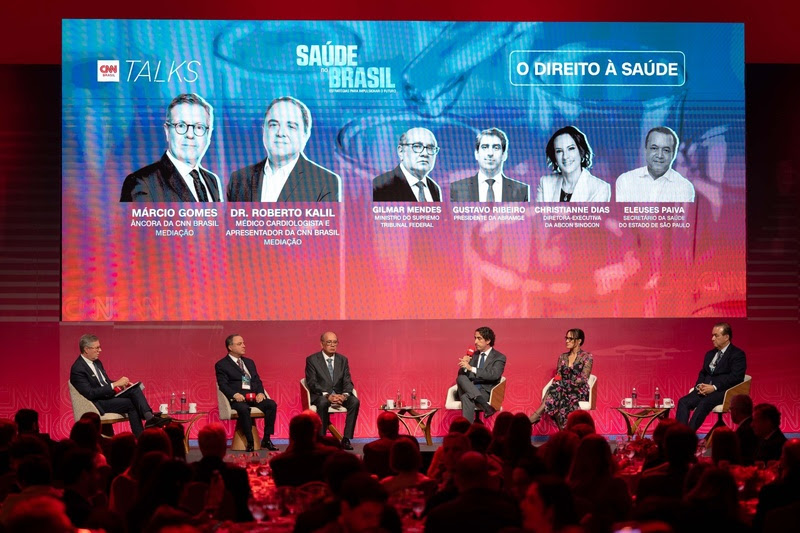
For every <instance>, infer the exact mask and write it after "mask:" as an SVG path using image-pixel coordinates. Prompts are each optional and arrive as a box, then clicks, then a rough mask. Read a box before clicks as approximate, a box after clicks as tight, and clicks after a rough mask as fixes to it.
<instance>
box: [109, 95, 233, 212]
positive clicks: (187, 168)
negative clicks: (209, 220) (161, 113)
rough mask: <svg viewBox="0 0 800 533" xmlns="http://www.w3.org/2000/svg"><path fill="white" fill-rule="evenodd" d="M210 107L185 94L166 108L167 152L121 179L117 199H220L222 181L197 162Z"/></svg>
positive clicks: (209, 128)
mask: <svg viewBox="0 0 800 533" xmlns="http://www.w3.org/2000/svg"><path fill="white" fill-rule="evenodd" d="M213 131H214V108H213V107H211V104H209V103H208V102H206V101H205V100H204V99H203V97H202V96H200V95H197V94H194V93H188V94H179V95H178V96H176V97H175V98H173V100H172V102H170V103H169V106H168V107H167V118H166V120H165V122H164V136H165V137H166V139H167V151H166V152H164V155H163V156H161V159H160V160H159V161H156V162H155V163H153V164H151V165H147V166H146V167H144V168H140V169H139V170H137V171H136V172H134V173H133V174H130V175H129V176H128V177H126V178H125V181H124V182H123V184H122V193H121V194H120V197H119V201H120V202H221V201H222V182H221V181H220V179H219V177H218V176H217V175H216V174H214V173H213V172H211V171H210V170H208V169H205V168H203V167H202V166H201V165H200V161H201V160H202V159H203V156H204V155H205V153H206V150H208V146H209V145H210V144H211V133H212V132H213Z"/></svg>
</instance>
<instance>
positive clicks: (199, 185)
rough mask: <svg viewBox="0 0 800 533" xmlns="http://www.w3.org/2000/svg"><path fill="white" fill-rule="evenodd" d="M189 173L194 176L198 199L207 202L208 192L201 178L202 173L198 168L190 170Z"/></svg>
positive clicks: (193, 181) (193, 180)
mask: <svg viewBox="0 0 800 533" xmlns="http://www.w3.org/2000/svg"><path fill="white" fill-rule="evenodd" d="M189 175H190V176H191V177H192V183H194V190H195V192H196V193H197V199H198V200H200V201H201V202H207V201H208V195H207V194H206V187H205V185H203V182H202V180H201V179H200V173H199V172H198V171H197V169H194V170H192V171H191V172H189Z"/></svg>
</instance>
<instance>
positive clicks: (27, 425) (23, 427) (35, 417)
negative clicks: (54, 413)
mask: <svg viewBox="0 0 800 533" xmlns="http://www.w3.org/2000/svg"><path fill="white" fill-rule="evenodd" d="M14 422H15V423H16V424H17V432H18V433H19V434H20V435H24V434H28V433H39V413H38V412H37V411H36V410H34V409H20V410H19V411H17V412H16V414H14Z"/></svg>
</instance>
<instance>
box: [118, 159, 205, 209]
mask: <svg viewBox="0 0 800 533" xmlns="http://www.w3.org/2000/svg"><path fill="white" fill-rule="evenodd" d="M200 177H201V178H202V180H203V181H204V182H205V184H206V186H207V187H208V190H209V191H210V192H211V199H213V200H214V201H215V202H219V201H220V190H219V183H220V182H219V178H218V177H217V175H216V174H214V173H213V172H211V171H210V170H206V169H204V168H203V167H200ZM119 201H120V202H196V201H197V200H196V199H195V197H194V195H193V194H192V191H191V190H190V189H189V187H188V186H187V185H186V181H184V179H183V177H181V174H180V172H178V169H177V168H175V165H173V164H172V161H170V159H169V157H167V153H166V152H164V155H163V156H161V159H160V160H158V161H156V162H155V163H153V164H151V165H147V166H146V167H144V168H140V169H139V170H137V171H136V172H134V173H133V174H130V175H129V176H128V177H127V178H125V182H124V183H123V184H122V193H121V194H120V197H119Z"/></svg>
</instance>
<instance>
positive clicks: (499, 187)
mask: <svg viewBox="0 0 800 533" xmlns="http://www.w3.org/2000/svg"><path fill="white" fill-rule="evenodd" d="M488 179H493V180H494V183H493V184H492V190H493V191H494V201H495V202H502V201H503V173H502V172H498V173H497V174H496V175H495V176H494V177H493V178H489V176H487V175H486V174H484V173H483V171H482V170H479V171H478V200H479V201H481V202H487V201H488V197H489V184H488V183H486V180H488Z"/></svg>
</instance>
